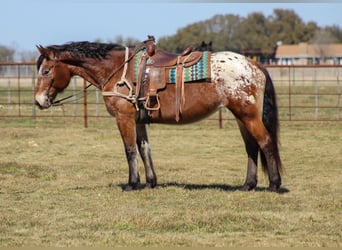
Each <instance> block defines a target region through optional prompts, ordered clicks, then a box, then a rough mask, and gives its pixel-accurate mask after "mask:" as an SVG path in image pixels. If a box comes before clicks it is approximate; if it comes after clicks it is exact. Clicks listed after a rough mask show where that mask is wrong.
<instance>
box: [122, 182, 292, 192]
mask: <svg viewBox="0 0 342 250" xmlns="http://www.w3.org/2000/svg"><path fill="white" fill-rule="evenodd" d="M118 186H120V187H121V189H122V190H123V191H125V190H126V187H127V186H128V185H127V184H119V185H118ZM168 187H176V188H181V189H186V190H205V189H211V190H221V191H225V192H237V191H241V188H242V186H241V185H236V186H232V185H228V184H215V183H214V184H191V183H178V182H167V183H161V184H158V185H157V186H156V189H164V188H168ZM143 189H146V186H145V185H143V184H139V185H138V187H137V188H136V190H143ZM253 191H254V192H268V188H267V187H256V188H255V189H254V190H253ZM253 191H252V192H253ZM241 192H245V191H241ZM289 192H290V190H289V189H287V188H284V187H281V188H280V189H279V190H278V192H277V193H279V194H285V193H289Z"/></svg>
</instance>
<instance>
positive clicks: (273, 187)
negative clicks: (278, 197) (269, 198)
mask: <svg viewBox="0 0 342 250" xmlns="http://www.w3.org/2000/svg"><path fill="white" fill-rule="evenodd" d="M279 190H280V186H279V185H270V186H269V188H268V191H270V192H276V193H278V192H279Z"/></svg>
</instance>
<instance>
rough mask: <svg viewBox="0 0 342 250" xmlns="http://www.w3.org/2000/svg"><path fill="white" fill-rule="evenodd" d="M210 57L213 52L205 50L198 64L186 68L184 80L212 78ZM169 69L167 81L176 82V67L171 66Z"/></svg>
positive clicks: (192, 80)
mask: <svg viewBox="0 0 342 250" xmlns="http://www.w3.org/2000/svg"><path fill="white" fill-rule="evenodd" d="M210 59H211V52H210V51H203V55H202V58H201V59H200V60H199V61H198V62H197V63H196V64H194V65H192V66H190V67H185V68H184V71H183V74H184V82H194V81H198V80H204V79H205V80H207V79H210V77H211V76H210V72H211V69H210ZM167 71H168V72H167V73H166V75H167V76H168V77H167V78H168V79H167V82H168V83H176V68H170V69H168V70H167Z"/></svg>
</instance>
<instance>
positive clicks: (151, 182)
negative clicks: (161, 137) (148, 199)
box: [136, 124, 157, 188]
mask: <svg viewBox="0 0 342 250" xmlns="http://www.w3.org/2000/svg"><path fill="white" fill-rule="evenodd" d="M136 131H137V145H138V149H139V153H140V156H141V159H142V160H143V162H144V167H145V175H146V187H148V188H154V187H155V186H156V185H157V177H156V174H155V172H154V168H153V162H152V156H151V147H150V144H149V142H148V136H147V130H146V124H136Z"/></svg>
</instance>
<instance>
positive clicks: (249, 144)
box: [237, 120, 259, 191]
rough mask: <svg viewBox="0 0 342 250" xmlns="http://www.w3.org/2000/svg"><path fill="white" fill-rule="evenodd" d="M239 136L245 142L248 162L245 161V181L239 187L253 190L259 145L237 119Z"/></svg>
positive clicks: (256, 178) (256, 179)
mask: <svg viewBox="0 0 342 250" xmlns="http://www.w3.org/2000/svg"><path fill="white" fill-rule="evenodd" d="M237 122H238V125H239V128H240V132H241V136H242V138H243V140H244V143H245V148H246V152H247V155H248V162H247V176H246V180H245V183H244V184H243V186H242V187H241V190H242V191H249V190H253V189H254V188H255V187H256V185H257V183H258V176H257V170H258V152H259V146H258V143H257V142H256V140H255V139H254V138H253V136H252V135H251V134H250V133H249V132H248V130H247V129H246V127H245V125H244V124H242V123H241V122H240V121H239V120H237Z"/></svg>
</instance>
